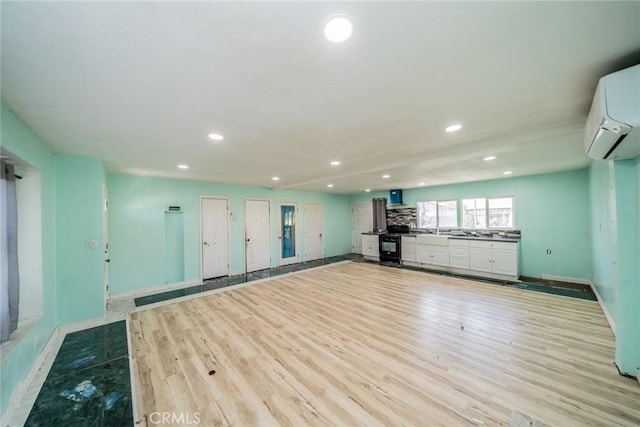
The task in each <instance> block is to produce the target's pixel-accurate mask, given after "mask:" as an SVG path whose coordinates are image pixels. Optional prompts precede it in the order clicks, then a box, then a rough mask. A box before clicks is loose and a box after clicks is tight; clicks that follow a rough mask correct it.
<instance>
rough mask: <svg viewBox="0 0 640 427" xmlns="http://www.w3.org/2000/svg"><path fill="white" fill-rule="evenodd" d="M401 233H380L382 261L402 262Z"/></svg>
mask: <svg viewBox="0 0 640 427" xmlns="http://www.w3.org/2000/svg"><path fill="white" fill-rule="evenodd" d="M400 239H401V237H400V234H381V235H380V262H390V263H393V264H400Z"/></svg>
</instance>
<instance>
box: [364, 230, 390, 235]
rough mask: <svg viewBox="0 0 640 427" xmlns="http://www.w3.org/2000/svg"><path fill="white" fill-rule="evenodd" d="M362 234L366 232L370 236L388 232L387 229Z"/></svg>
mask: <svg viewBox="0 0 640 427" xmlns="http://www.w3.org/2000/svg"><path fill="white" fill-rule="evenodd" d="M362 234H366V235H368V236H379V235H381V234H387V232H386V231H367V232H366V233H362Z"/></svg>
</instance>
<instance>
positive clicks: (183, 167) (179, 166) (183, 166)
mask: <svg viewBox="0 0 640 427" xmlns="http://www.w3.org/2000/svg"><path fill="white" fill-rule="evenodd" d="M178 169H189V166H188V165H178Z"/></svg>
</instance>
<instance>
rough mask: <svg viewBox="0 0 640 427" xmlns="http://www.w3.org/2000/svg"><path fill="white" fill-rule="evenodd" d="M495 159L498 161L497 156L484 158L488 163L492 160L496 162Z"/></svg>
mask: <svg viewBox="0 0 640 427" xmlns="http://www.w3.org/2000/svg"><path fill="white" fill-rule="evenodd" d="M495 159H496V156H487V157H485V158H484V160H486V161H487V162H488V161H490V160H495Z"/></svg>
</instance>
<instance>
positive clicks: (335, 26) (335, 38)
mask: <svg viewBox="0 0 640 427" xmlns="http://www.w3.org/2000/svg"><path fill="white" fill-rule="evenodd" d="M352 32H353V25H351V21H350V20H349V19H348V18H347V17H346V16H344V15H336V16H333V17H331V18H329V20H328V21H327V23H326V24H325V26H324V36H325V37H326V38H327V40H329V41H330V42H333V43H342V42H343V41H345V40H347V39H348V38H349V37H351V33H352Z"/></svg>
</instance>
